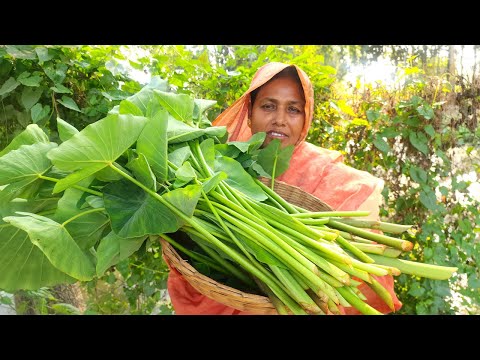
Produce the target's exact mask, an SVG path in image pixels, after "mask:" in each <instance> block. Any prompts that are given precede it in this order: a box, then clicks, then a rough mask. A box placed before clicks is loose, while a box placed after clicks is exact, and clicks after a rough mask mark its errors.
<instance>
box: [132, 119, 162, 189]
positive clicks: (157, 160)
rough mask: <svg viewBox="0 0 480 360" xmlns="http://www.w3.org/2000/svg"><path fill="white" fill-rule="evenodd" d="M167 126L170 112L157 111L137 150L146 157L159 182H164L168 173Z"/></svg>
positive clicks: (141, 134)
mask: <svg viewBox="0 0 480 360" xmlns="http://www.w3.org/2000/svg"><path fill="white" fill-rule="evenodd" d="M167 126H168V113H167V112H166V111H165V110H161V111H157V112H155V115H154V116H153V118H150V119H149V121H148V123H147V125H145V127H144V128H143V131H142V132H141V133H140V136H139V137H138V140H137V151H138V152H139V153H142V154H143V155H144V156H145V157H146V159H147V160H148V164H149V165H150V167H151V168H152V171H153V173H154V174H155V176H156V177H157V179H158V181H159V182H164V181H165V180H166V179H167V175H168V166H167V145H168V144H167Z"/></svg>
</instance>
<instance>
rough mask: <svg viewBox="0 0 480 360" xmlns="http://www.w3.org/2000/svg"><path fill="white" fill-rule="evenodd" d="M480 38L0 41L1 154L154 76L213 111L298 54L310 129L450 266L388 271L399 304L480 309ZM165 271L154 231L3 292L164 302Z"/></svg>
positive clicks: (14, 298) (144, 304)
mask: <svg viewBox="0 0 480 360" xmlns="http://www.w3.org/2000/svg"><path fill="white" fill-rule="evenodd" d="M479 49H480V45H479V46H477V45H418V46H415V45H338V46H335V45H290V46H289V45H281V46H277V45H208V46H207V45H204V46H203V45H195V46H188V45H156V46H147V45H141V46H133V45H129V46H122V45H115V46H105V45H102V46H94V45H91V46H90V45H88V46H87V45H79V46H60V45H48V46H43V45H18V46H16V45H1V46H0V100H1V104H0V156H1V155H2V150H3V149H5V148H6V147H7V145H8V144H9V143H10V142H11V140H12V139H13V137H14V136H16V135H17V134H19V133H20V132H21V131H23V130H24V129H25V128H26V127H27V126H28V125H29V124H37V125H38V126H40V127H41V128H42V129H43V130H44V131H45V132H46V133H47V134H48V135H49V136H50V138H51V139H52V141H53V140H54V139H55V138H58V133H57V128H56V118H57V117H59V118H61V119H63V120H65V121H67V122H68V123H69V124H71V125H73V126H74V127H76V128H77V129H79V130H81V129H82V128H84V127H85V126H87V125H89V124H91V123H93V122H95V121H97V120H99V119H101V118H103V117H105V116H106V114H107V112H108V111H109V110H110V109H111V108H112V107H113V106H115V105H118V104H119V102H120V101H121V100H123V99H126V98H127V97H129V96H130V95H132V94H133V93H136V92H138V91H139V90H140V89H141V88H142V87H143V86H144V85H145V84H148V82H149V81H150V79H151V78H152V77H153V76H159V77H161V78H163V79H165V80H167V81H168V83H169V84H170V86H171V87H172V89H174V91H175V92H177V93H185V94H189V95H191V96H192V97H195V98H200V99H208V100H215V101H216V105H215V106H213V107H212V108H211V109H210V110H209V114H208V117H209V119H211V120H213V119H215V117H216V116H217V115H218V114H219V113H220V112H221V111H222V110H224V109H225V108H226V107H227V106H229V105H230V104H232V103H233V101H234V100H235V99H237V98H238V97H239V96H240V95H241V94H242V93H243V92H244V91H245V90H246V89H247V88H248V85H249V83H250V80H251V78H252V76H253V74H254V73H255V71H256V70H257V69H258V68H259V67H260V66H262V65H263V64H265V63H267V62H271V61H281V62H288V63H292V64H297V65H299V66H300V67H301V68H302V69H303V70H305V72H306V73H307V74H308V75H309V76H310V78H311V80H312V82H313V85H314V90H315V99H316V101H315V115H314V124H313V126H312V128H311V131H310V133H309V135H308V141H310V142H312V143H314V144H316V145H319V146H321V147H325V148H329V149H335V150H338V151H341V152H342V153H343V154H344V155H345V161H346V162H347V163H348V164H349V165H351V166H353V167H356V168H358V169H362V170H366V171H369V172H371V173H372V174H374V175H376V176H378V177H380V178H382V179H383V180H384V181H385V189H384V192H383V197H384V202H383V205H382V209H381V217H382V219H383V220H384V221H389V222H395V223H399V224H416V225H417V226H416V227H415V234H414V238H413V241H414V243H415V247H414V250H413V251H412V252H411V253H410V254H409V255H407V256H406V257H405V258H406V259H409V258H410V259H412V260H416V261H421V262H425V263H431V264H438V265H445V266H456V267H458V272H457V273H456V274H454V276H452V278H451V279H449V280H448V281H447V280H446V281H436V280H429V279H425V278H419V277H415V276H411V275H406V274H402V275H400V276H398V277H396V278H395V281H396V283H395V288H396V292H397V294H398V297H399V299H400V300H401V301H402V302H403V304H404V305H403V307H402V309H401V310H400V311H399V312H398V313H397V314H451V315H453V314H480V271H479V268H478V261H479V257H480V153H479V151H480V130H479V127H478V115H479V108H480V75H479V73H478V72H479V65H480V64H479V59H478V58H477V53H478V51H479ZM3 188H4V187H2V186H0V214H1V213H2V212H1V210H2V200H1V198H2V196H1V195H2V190H3ZM2 226H8V225H6V224H5V223H4V222H3V221H2V220H1V218H0V251H1V246H2V245H1V244H2V239H1V235H2V233H1V227H2ZM94 230H95V229H92V234H93V233H94V232H95V231H94ZM405 236H412V234H408V235H405ZM3 266H8V264H0V270H1V268H2V267H3ZM167 274H168V267H167V266H166V264H165V262H164V261H163V259H162V256H161V248H160V244H159V243H152V244H151V246H149V247H148V248H147V247H142V248H140V250H139V251H137V252H136V253H135V254H134V255H132V256H131V257H129V258H127V259H125V260H123V261H121V262H120V263H118V264H117V265H116V266H114V267H112V268H110V269H108V270H107V271H106V272H105V274H104V275H103V276H102V277H100V278H98V279H95V280H92V281H89V282H85V283H79V284H76V285H75V286H63V285H61V286H56V287H52V288H42V289H39V290H35V291H32V290H20V291H18V292H15V293H14V294H11V293H7V292H0V304H2V306H3V309H4V312H7V313H17V314H174V311H173V309H172V307H171V304H170V302H169V298H168V293H167V292H166V278H167ZM0 278H1V271H0ZM0 290H1V279H0Z"/></svg>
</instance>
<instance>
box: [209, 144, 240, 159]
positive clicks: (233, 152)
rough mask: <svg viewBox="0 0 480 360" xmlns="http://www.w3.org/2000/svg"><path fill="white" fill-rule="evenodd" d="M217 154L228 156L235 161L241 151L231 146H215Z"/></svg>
mask: <svg viewBox="0 0 480 360" xmlns="http://www.w3.org/2000/svg"><path fill="white" fill-rule="evenodd" d="M215 153H216V154H218V155H217V156H226V157H229V158H232V159H235V158H236V157H237V156H238V155H239V154H240V153H241V151H240V149H239V148H237V147H236V146H233V145H230V144H215Z"/></svg>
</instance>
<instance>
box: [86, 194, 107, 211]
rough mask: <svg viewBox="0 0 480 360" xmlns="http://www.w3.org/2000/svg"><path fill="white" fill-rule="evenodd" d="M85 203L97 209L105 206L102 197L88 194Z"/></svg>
mask: <svg viewBox="0 0 480 360" xmlns="http://www.w3.org/2000/svg"><path fill="white" fill-rule="evenodd" d="M85 203H86V204H87V205H88V206H90V207H92V208H94V209H99V208H103V207H105V203H104V202H103V198H102V197H100V196H96V195H90V196H87V197H86V198H85Z"/></svg>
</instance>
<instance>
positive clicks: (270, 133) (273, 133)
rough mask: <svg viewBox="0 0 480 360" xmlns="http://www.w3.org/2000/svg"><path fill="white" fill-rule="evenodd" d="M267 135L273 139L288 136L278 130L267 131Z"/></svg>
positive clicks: (281, 138) (282, 138)
mask: <svg viewBox="0 0 480 360" xmlns="http://www.w3.org/2000/svg"><path fill="white" fill-rule="evenodd" d="M267 136H268V137H270V138H273V139H280V140H284V139H286V138H288V135H287V134H285V133H282V132H279V131H268V132H267Z"/></svg>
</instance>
